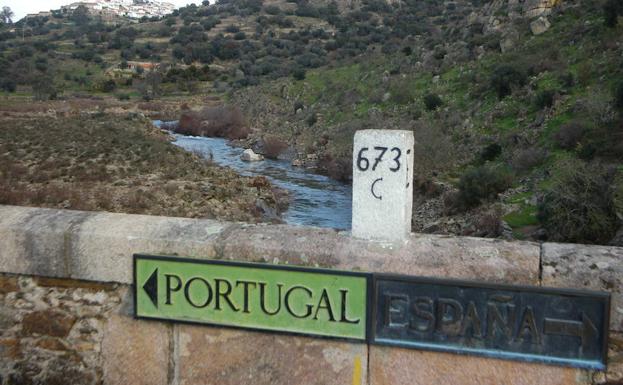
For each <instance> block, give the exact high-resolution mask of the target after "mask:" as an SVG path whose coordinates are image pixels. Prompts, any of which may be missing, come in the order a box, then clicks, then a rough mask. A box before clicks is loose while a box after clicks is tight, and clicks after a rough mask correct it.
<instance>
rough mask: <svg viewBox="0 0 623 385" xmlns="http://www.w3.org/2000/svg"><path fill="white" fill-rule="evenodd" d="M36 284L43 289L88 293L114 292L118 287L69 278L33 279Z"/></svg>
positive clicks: (111, 284) (112, 284)
mask: <svg viewBox="0 0 623 385" xmlns="http://www.w3.org/2000/svg"><path fill="white" fill-rule="evenodd" d="M33 279H34V281H35V283H36V284H37V285H39V286H42V287H55V288H64V289H69V288H72V289H85V290H88V291H96V292H97V291H111V290H114V289H115V288H116V287H117V285H115V284H114V283H102V282H93V281H79V280H76V279H67V278H48V277H33Z"/></svg>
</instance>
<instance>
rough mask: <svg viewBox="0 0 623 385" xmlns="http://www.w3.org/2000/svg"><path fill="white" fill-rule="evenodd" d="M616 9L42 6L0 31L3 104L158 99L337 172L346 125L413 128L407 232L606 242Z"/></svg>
mask: <svg viewBox="0 0 623 385" xmlns="http://www.w3.org/2000/svg"><path fill="white" fill-rule="evenodd" d="M622 14H623V7H622V6H621V5H620V1H618V0H564V1H554V0H528V1H520V0H493V1H488V0H456V1H445V2H440V1H432V0H425V1H422V0H404V1H398V0H397V1H392V2H386V1H383V0H361V1H358V0H353V1H339V2H336V1H325V0H317V1H316V0H311V1H310V0H288V1H283V0H266V1H262V0H222V1H219V2H218V3H217V4H215V5H209V6H207V5H201V6H195V5H192V6H188V7H185V8H182V9H179V10H177V11H175V12H174V13H172V14H171V15H169V16H167V17H164V18H151V19H150V18H144V19H141V21H140V22H139V23H130V22H128V21H115V22H114V23H106V22H105V20H101V19H97V18H84V17H77V16H76V15H75V14H68V15H63V14H54V15H53V16H52V17H49V18H35V19H33V20H29V21H28V23H22V24H21V25H17V26H13V29H11V28H10V26H3V27H1V29H0V48H1V50H0V52H1V55H0V70H1V71H0V74H1V75H0V78H1V79H0V86H1V87H0V88H2V89H4V90H5V91H6V93H5V95H6V96H7V97H8V98H9V99H10V100H11V103H14V102H15V101H19V100H26V99H30V98H33V97H34V98H37V99H50V98H81V97H87V96H88V97H95V98H100V99H103V100H110V99H113V98H115V99H118V100H119V103H123V104H126V105H129V104H133V105H135V106H136V107H138V106H139V105H141V104H142V105H144V106H145V107H150V108H151V109H152V110H153V111H159V110H160V109H159V108H158V106H163V105H165V106H169V107H170V106H174V108H169V107H167V111H169V112H168V113H169V114H175V113H176V112H178V113H177V116H181V117H182V118H183V119H182V122H186V123H187V125H188V126H189V127H186V129H187V130H191V131H189V132H192V130H193V129H194V130H198V131H199V132H204V133H207V134H210V133H212V134H217V135H223V136H228V137H230V138H233V139H237V140H239V141H240V142H239V144H241V145H244V146H249V147H253V148H254V149H255V150H257V151H258V152H260V153H263V154H264V155H266V156H268V157H281V158H285V159H289V160H291V161H292V162H293V163H295V164H296V165H299V166H302V167H309V168H312V169H315V170H317V171H319V172H325V173H328V174H330V175H331V176H333V177H335V178H337V179H343V180H345V181H348V180H349V178H350V170H351V151H352V150H351V147H352V137H353V133H354V132H355V131H356V130H358V129H362V128H388V129H389V128H399V129H408V130H413V131H414V134H415V137H416V141H417V144H416V180H415V185H416V186H417V188H416V191H415V194H416V196H415V200H416V202H417V204H416V205H414V211H415V212H414V214H415V220H414V230H416V231H426V232H436V233H455V234H466V235H479V236H492V237H499V236H503V237H507V238H521V239H538V240H541V239H548V240H559V241H570V242H589V243H609V242H611V243H616V244H620V243H621V238H623V232H622V231H620V230H619V229H620V226H621V218H622V213H623V209H622V207H623V203H622V198H621V197H622V196H623V176H622V173H623V170H622V164H621V160H622V159H623V71H622V68H623V59H622V57H623V55H622V52H623V46H622V41H623V40H622V39H621V37H622V35H623V27H622V26H621V22H620V15H622ZM78 16H80V15H78ZM15 27H16V28H15ZM20 28H21V31H22V36H19V34H18V31H20ZM146 101H149V103H145V102H146ZM206 105H208V106H210V108H207V109H206V108H204V107H205V106H206ZM131 108H134V107H131ZM219 116H220V117H223V116H227V117H228V119H229V120H228V122H231V124H229V123H227V122H226V121H225V120H223V119H220V118H218V117H219ZM216 121H218V122H219V123H218V124H215V123H214V122H216ZM225 123H227V124H225Z"/></svg>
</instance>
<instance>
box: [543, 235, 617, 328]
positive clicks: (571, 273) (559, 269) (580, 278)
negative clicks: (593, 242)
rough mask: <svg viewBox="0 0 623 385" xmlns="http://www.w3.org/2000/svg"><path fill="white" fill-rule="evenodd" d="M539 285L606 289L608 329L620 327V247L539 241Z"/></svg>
mask: <svg viewBox="0 0 623 385" xmlns="http://www.w3.org/2000/svg"><path fill="white" fill-rule="evenodd" d="M542 263H543V278H542V282H543V286H555V287H568V288H576V289H582V288H584V289H591V290H600V291H608V292H610V293H611V294H612V297H611V305H610V329H611V330H616V331H619V332H621V331H623V248H621V247H610V246H588V245H577V244H562V243H544V244H543V262H542Z"/></svg>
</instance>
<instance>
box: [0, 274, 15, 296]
mask: <svg viewBox="0 0 623 385" xmlns="http://www.w3.org/2000/svg"><path fill="white" fill-rule="evenodd" d="M18 289H19V287H18V286H17V277H16V276H14V275H4V274H0V294H7V293H11V292H15V291H17V290H18Z"/></svg>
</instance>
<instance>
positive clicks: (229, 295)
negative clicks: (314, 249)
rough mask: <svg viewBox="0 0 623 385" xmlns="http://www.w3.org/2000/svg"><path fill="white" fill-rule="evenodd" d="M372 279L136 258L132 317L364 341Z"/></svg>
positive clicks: (267, 267)
mask: <svg viewBox="0 0 623 385" xmlns="http://www.w3.org/2000/svg"><path fill="white" fill-rule="evenodd" d="M370 286H371V275H370V274H365V273H353V272H340V271H333V270H324V269H307V268H298V267H287V266H276V265H266V264H254V263H236V262H225V261H208V260H193V259H183V258H172V257H160V256H147V255H135V256H134V288H135V296H134V298H135V306H134V308H135V316H136V317H137V318H148V319H159V320H171V321H180V322H192V323H204V324H212V325H219V326H230V327H240V328H248V329H258V330H269V331H275V332H289V333H297V334H306V335H314V336H322V337H337V338H346V339H352V340H366V338H367V335H368V332H367V331H368V325H369V323H370V317H369V314H368V304H369V303H371V301H370V300H369V298H368V296H369V295H370V294H371V288H370Z"/></svg>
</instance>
